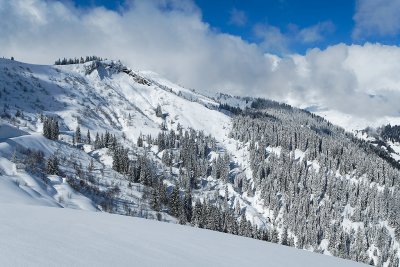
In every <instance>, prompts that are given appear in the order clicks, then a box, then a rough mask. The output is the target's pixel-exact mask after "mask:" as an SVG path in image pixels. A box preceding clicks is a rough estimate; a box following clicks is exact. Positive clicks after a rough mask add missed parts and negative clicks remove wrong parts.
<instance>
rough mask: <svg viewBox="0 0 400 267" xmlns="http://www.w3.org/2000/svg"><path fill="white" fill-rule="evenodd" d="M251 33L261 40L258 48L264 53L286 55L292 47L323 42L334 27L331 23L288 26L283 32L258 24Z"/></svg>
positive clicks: (267, 25) (264, 24) (273, 27)
mask: <svg viewBox="0 0 400 267" xmlns="http://www.w3.org/2000/svg"><path fill="white" fill-rule="evenodd" d="M253 31H254V34H255V36H256V37H258V38H259V39H261V42H260V47H261V48H263V49H264V50H265V51H269V52H275V53H279V54H283V53H284V54H287V53H288V52H289V51H290V50H291V46H293V45H296V44H299V43H301V44H313V43H318V42H321V41H323V40H324V39H325V36H326V35H328V34H330V33H332V32H334V31H335V25H334V24H333V23H332V22H331V21H323V22H319V23H317V24H315V25H311V26H309V27H304V28H299V27H298V26H297V25H295V24H289V25H288V30H287V31H286V32H283V31H282V30H281V29H280V28H278V27H275V26H272V25H269V24H268V23H258V24H256V25H255V26H254V27H253Z"/></svg>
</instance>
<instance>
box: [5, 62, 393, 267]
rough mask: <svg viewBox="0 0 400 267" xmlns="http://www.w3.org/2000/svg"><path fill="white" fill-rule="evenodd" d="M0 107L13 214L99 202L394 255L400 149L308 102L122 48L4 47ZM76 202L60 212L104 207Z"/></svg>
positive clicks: (369, 259)
mask: <svg viewBox="0 0 400 267" xmlns="http://www.w3.org/2000/svg"><path fill="white" fill-rule="evenodd" d="M205 78H206V77H205ZM0 115H1V121H0V175H1V179H0V202H1V203H10V204H11V206H6V207H7V209H9V210H10V209H13V207H14V206H15V210H16V214H18V215H16V218H22V217H23V216H24V215H23V214H24V213H25V212H24V209H27V208H25V207H23V206H21V205H22V204H23V205H26V204H29V205H39V206H50V207H65V208H72V209H79V210H87V211H105V212H110V213H117V214H121V215H128V216H134V217H142V218H148V219H154V220H161V221H168V222H173V223H178V222H179V223H181V224H188V225H193V226H196V227H200V228H207V229H211V230H217V231H222V232H228V233H231V234H235V235H243V236H247V237H253V238H255V239H261V240H267V241H271V242H275V243H280V244H283V245H288V246H294V247H297V248H302V249H306V250H310V251H315V252H319V253H323V254H327V255H335V256H339V257H343V258H350V259H352V260H355V261H360V262H365V263H371V264H375V265H382V264H384V265H390V266H396V263H397V265H398V258H399V252H398V249H399V242H398V240H399V237H400V226H399V224H400V221H399V219H398V217H399V215H400V214H399V211H398V207H399V206H400V203H399V198H398V192H399V183H400V180H399V177H400V175H399V174H400V171H399V169H400V168H399V163H398V162H397V161H396V159H393V158H392V157H391V154H390V153H388V152H387V151H385V150H384V149H381V148H379V147H378V146H372V145H370V144H369V143H368V142H365V141H362V140H361V139H358V138H356V137H354V136H353V135H352V134H349V133H346V132H345V131H344V130H343V129H341V128H339V127H336V126H334V125H332V124H331V123H330V122H328V121H326V120H324V119H323V118H321V117H318V116H315V115H314V114H312V113H310V112H307V111H303V110H300V109H295V108H292V107H290V106H288V105H284V104H279V103H276V102H272V101H268V100H263V99H254V98H240V97H233V96H229V95H223V94H218V95H216V96H205V95H203V94H201V93H198V92H196V91H194V90H189V89H186V88H184V87H182V86H179V85H176V84H173V83H172V82H170V81H168V80H167V79H165V78H163V77H160V76H159V75H157V74H155V73H153V72H150V71H135V70H132V69H130V68H128V67H126V66H124V65H123V64H122V63H120V62H119V61H111V60H97V59H96V60H92V61H88V62H86V63H80V64H69V65H57V66H44V65H32V64H25V63H20V62H16V61H10V60H5V59H0ZM392 156H393V155H392ZM13 205H14V206H13ZM32 210H33V211H34V212H35V213H36V211H37V214H43V217H44V218H46V217H52V216H53V215H52V213H59V211H54V210H52V209H42V208H35V209H32ZM19 213H21V214H19ZM61 213H62V212H61ZM66 214H67V213H66ZM68 214H69V215H61V214H60V215H59V216H61V217H62V216H64V217H68V216H72V217H73V218H76V220H79V219H78V218H79V217H80V216H83V217H85V218H87V221H88V223H89V222H90V223H92V222H93V221H95V220H96V218H97V216H99V215H86V214H88V213H80V212H76V211H75V212H71V211H68ZM18 216H20V217H18ZM38 216H39V215H38ZM54 216H58V215H55V214H54ZM99 218H100V217H99ZM101 218H103V217H101ZM85 220H86V219H85ZM100 220H101V222H99V224H103V223H104V224H107V225H111V224H112V223H113V221H115V223H121V225H122V226H121V227H125V226H123V225H126V224H128V219H120V217H117V219H112V216H110V217H104V221H102V220H103V219H100ZM120 220H124V222H119V221H120ZM6 222H7V223H8V224H13V221H12V220H11V219H10V218H8V219H7V221H6ZM135 222H136V221H134V220H132V224H135ZM137 222H138V223H137V224H138V225H141V226H140V227H142V228H143V233H147V232H149V231H152V230H151V229H150V228H147V227H144V226H143V224H144V223H143V221H137ZM139 222H140V223H139ZM42 223H43V224H42ZM38 224H42V225H46V224H45V223H44V222H41V221H38ZM152 224H153V223H151V224H149V225H152ZM59 227H61V226H59ZM99 227H100V228H101V227H105V226H104V225H99ZM149 227H150V226H149ZM154 227H155V228H156V229H160V230H157V231H160V232H162V231H163V230H161V229H163V227H164V226H154ZM168 227H169V226H168ZM4 229H5V228H4ZM177 229H180V228H179V227H177V228H173V229H172V228H171V231H173V232H174V231H178V230H177ZM182 229H187V228H182ZM28 230H29V229H26V228H25V229H24V231H28ZM32 231H34V229H32ZM55 231H58V230H56V229H55ZM79 231H84V230H82V229H80V230H79ZM127 231H132V230H131V229H128V230H127ZM199 233H200V232H197V230H193V232H191V233H190V235H193V238H197V237H196V236H197V235H201V234H199ZM43 234H44V235H45V234H46V233H43ZM48 234H51V235H54V236H53V237H52V238H56V237H55V236H59V235H60V234H59V233H56V234H55V233H54V232H50V233H48ZM91 234H93V233H91ZM88 235H89V234H88ZM116 235H117V236H122V235H123V233H122V232H119V233H116ZM141 238H143V237H141ZM166 238H169V237H166ZM212 238H214V237H211V236H210V239H212ZM215 238H216V237H215ZM229 238H231V237H229ZM235 240H236V239H235ZM237 240H244V239H237ZM203 241H204V240H203ZM203 241H201V242H203ZM21 242H23V241H21ZM110 242H114V241H112V240H111V241H110ZM149 242H150V241H149ZM151 242H153V241H151ZM151 242H150V243H151ZM154 242H155V241H154ZM179 242H183V241H179ZM201 242H200V241H199V243H198V244H197V245H196V246H202V245H201V244H203V243H201ZM204 242H206V241H204ZM207 242H208V241H207ZM234 242H236V241H234ZM237 242H239V243H237V244H238V245H237V247H234V248H232V252H233V253H235V252H234V251H236V250H238V249H239V246H240V244H241V242H244V241H237ZM245 242H247V241H245ZM253 242H256V241H253ZM246 244H247V243H246ZM254 244H258V243H254ZM222 245H223V244H222ZM116 246H119V245H116ZM246 246H247V245H246ZM252 246H253V245H250V244H249V248H250V247H252ZM254 246H258V245H254ZM269 246H270V245H267V246H266V249H268V247H269ZM273 247H275V246H273ZM141 249H143V248H141ZM260 249H261V248H257V250H255V251H259V250H260ZM246 250H247V248H246ZM250 250H251V249H248V251H250ZM138 251H141V250H140V249H139V250H138ZM216 251H217V250H216ZM244 251H245V250H244ZM282 251H283V250H282ZM60 253H61V252H60ZM93 253H94V252H93ZM179 253H180V252H179ZM179 253H178V254H176V255H175V256H174V257H184V256H183V255H182V254H179ZM182 253H183V252H182ZM196 253H197V252H196ZM243 253H244V252H243ZM260 253H263V252H260ZM282 253H284V252H282ZM295 254H296V253H295ZM55 255H59V254H55ZM172 255H174V254H172ZM190 255H198V254H190ZM265 255H272V254H268V253H267V254H265ZM301 255H303V254H301ZM167 257H169V258H171V257H172V256H171V255H167ZM193 257H194V256H193ZM210 257H214V258H215V257H217V254H215V255H212V254H210ZM311 258H312V257H311ZM318 258H319V257H318ZM232 259H233V258H232ZM264 259H265V258H264V257H262V258H260V259H259V260H260V261H262V260H264ZM293 259H296V256H295V255H293ZM203 262H204V261H203V260H201V261H199V263H198V264H201V263H203ZM233 262H234V263H236V264H235V265H238V264H237V263H238V262H237V261H236V260H235V261H232V263H233ZM286 263H288V262H286ZM10 264H11V263H10ZM38 264H39V263H38ZM168 264H170V262H168ZM182 264H184V261H182ZM221 264H222V263H221ZM249 264H252V263H250V262H249ZM257 264H258V261H257V262H254V265H257ZM276 264H277V265H278V264H285V262H279V261H277V262H276ZM299 264H300V263H299ZM343 264H344V263H343ZM219 265H220V264H219ZM252 265H253V264H252ZM314 265H315V264H314ZM317 265H318V266H320V264H319V262H318V264H317ZM304 266H307V264H304Z"/></svg>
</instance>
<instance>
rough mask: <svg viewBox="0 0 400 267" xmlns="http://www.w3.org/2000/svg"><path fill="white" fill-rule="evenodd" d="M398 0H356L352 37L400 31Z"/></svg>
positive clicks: (390, 34)
mask: <svg viewBox="0 0 400 267" xmlns="http://www.w3.org/2000/svg"><path fill="white" fill-rule="evenodd" d="M399 12H400V1H399V0H357V3H356V13H355V15H354V17H353V19H354V21H355V28H354V30H353V38H355V39H359V38H365V37H370V36H393V35H396V34H399V33H400V16H399Z"/></svg>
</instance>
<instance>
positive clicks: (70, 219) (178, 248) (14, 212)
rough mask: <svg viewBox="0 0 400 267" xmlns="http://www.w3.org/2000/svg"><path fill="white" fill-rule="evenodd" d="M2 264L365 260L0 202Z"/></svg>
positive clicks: (306, 266) (298, 263)
mask: <svg viewBox="0 0 400 267" xmlns="http://www.w3.org/2000/svg"><path fill="white" fill-rule="evenodd" d="M0 234H1V237H2V242H1V244H0V259H1V262H2V266H88V265H91V266H93V265H95V266H110V265H115V266H132V265H135V266H205V265H207V266H246V265H251V266H265V263H268V265H269V266H294V265H295V266H302V267H303V266H304V267H309V266H327V267H329V266H339V265H340V266H349V267H350V266H354V267H355V266H363V265H361V264H357V263H355V262H351V261H348V260H341V259H336V258H333V257H328V256H323V255H318V254H312V253H310V252H306V251H301V250H297V249H294V248H289V247H282V246H279V245H276V244H271V243H266V242H261V241H257V240H252V239H249V238H243V237H237V236H233V235H227V234H223V233H217V232H213V231H208V230H201V229H195V228H191V227H186V226H180V225H172V224H166V223H160V222H155V221H149V220H144V219H139V218H130V217H123V216H117V215H110V214H104V213H99V212H82V211H75V210H70V209H56V208H47V207H31V206H24V205H11V204H10V205H5V204H0Z"/></svg>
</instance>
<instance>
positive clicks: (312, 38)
mask: <svg viewBox="0 0 400 267" xmlns="http://www.w3.org/2000/svg"><path fill="white" fill-rule="evenodd" d="M334 30H335V25H334V24H333V23H332V21H324V22H320V23H317V24H315V25H312V26H310V27H307V28H304V29H301V30H300V31H299V32H298V39H300V41H301V42H303V43H315V42H320V41H323V40H324V35H326V34H329V33H332V32H333V31H334Z"/></svg>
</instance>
